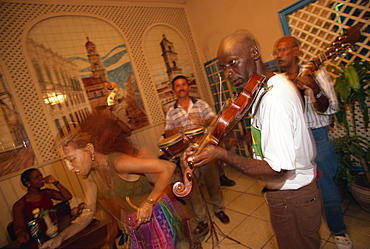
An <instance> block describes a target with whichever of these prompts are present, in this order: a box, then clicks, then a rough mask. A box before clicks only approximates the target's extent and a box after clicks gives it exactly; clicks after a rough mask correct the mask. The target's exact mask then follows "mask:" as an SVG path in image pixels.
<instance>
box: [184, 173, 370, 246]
mask: <svg viewBox="0 0 370 249" xmlns="http://www.w3.org/2000/svg"><path fill="white" fill-rule="evenodd" d="M225 171H226V175H227V177H229V178H230V179H233V180H235V181H236V185H235V186H233V187H222V188H223V195H224V201H225V205H226V210H225V212H226V214H227V215H229V217H230V223H229V224H227V225H224V224H222V223H221V222H220V221H219V220H218V219H217V218H216V217H214V216H213V217H212V220H213V221H214V222H215V224H216V226H215V230H216V233H214V234H215V235H213V236H210V234H211V233H208V234H207V235H206V236H205V237H204V238H203V242H202V246H203V249H209V248H221V249H223V248H225V249H226V248H227V249H230V248H232V249H234V248H235V249H238V248H253V249H260V248H263V249H277V248H278V247H277V243H276V241H275V237H274V232H273V230H272V228H271V226H270V222H269V213H268V206H267V205H266V203H265V200H264V197H263V195H261V194H260V192H261V189H262V186H261V185H260V184H259V183H258V182H257V181H256V180H254V179H252V178H250V177H248V176H245V175H243V174H241V173H239V172H238V171H236V170H234V169H232V168H229V167H226V168H225ZM205 199H207V197H205ZM342 205H343V210H344V212H345V217H344V218H345V223H346V225H347V229H348V232H349V235H350V238H351V240H352V242H353V248H354V249H368V248H370V213H367V212H365V211H364V210H363V209H361V208H360V207H359V206H358V204H357V203H356V202H355V201H354V200H353V198H352V196H351V195H350V194H349V193H347V194H346V195H345V198H344V201H343V203H342ZM186 206H189V205H185V207H186ZM186 208H188V207H186ZM209 208H210V209H209V210H211V213H212V208H211V206H210V205H209ZM217 228H220V230H218V229H217ZM222 233H223V234H224V235H225V236H224V235H223V234H222ZM226 236H229V237H230V238H231V239H229V238H227V237H226ZM216 237H217V238H218V240H219V243H217V238H216ZM320 237H321V240H322V243H321V248H322V249H336V246H335V243H334V240H333V238H332V237H331V236H330V232H329V230H328V228H327V225H326V223H325V221H324V220H323V223H322V226H321V229H320ZM212 240H213V241H214V243H212ZM234 240H236V241H237V242H235V241H234Z"/></svg>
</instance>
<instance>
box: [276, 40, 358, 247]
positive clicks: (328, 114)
mask: <svg viewBox="0 0 370 249" xmlns="http://www.w3.org/2000/svg"><path fill="white" fill-rule="evenodd" d="M273 54H274V55H275V57H276V59H277V62H278V65H279V66H280V67H281V68H282V70H283V71H284V72H285V74H286V75H287V77H288V78H289V79H290V80H291V81H292V82H293V83H294V84H295V85H296V86H297V87H298V89H299V91H300V93H301V95H302V96H303V98H304V104H305V115H306V119H307V125H308V127H309V128H310V129H311V131H312V135H313V137H314V139H315V143H316V158H315V162H316V164H317V170H318V182H319V186H320V190H321V196H322V199H323V205H324V212H325V217H326V222H327V224H328V226H329V229H330V231H331V233H332V234H333V235H334V238H335V244H336V246H337V248H338V249H350V248H352V242H351V240H350V239H349V237H348V234H347V229H346V225H345V224H344V218H343V211H342V207H341V201H340V197H339V193H338V189H337V185H336V184H335V182H334V178H335V175H336V174H337V171H338V162H337V156H336V152H335V149H334V147H333V145H332V143H331V141H330V139H329V137H328V128H327V127H328V125H330V123H331V122H332V115H333V114H334V113H336V112H337V111H338V100H337V96H336V95H335V90H334V83H333V82H332V80H331V78H330V76H329V75H328V73H327V72H326V70H325V68H323V67H322V68H316V67H315V66H314V65H312V64H309V65H304V66H303V65H300V64H299V61H300V59H299V56H300V55H301V50H300V44H299V41H298V40H297V39H296V38H294V37H292V36H284V37H282V38H280V39H279V40H278V41H277V42H276V44H275V47H274V52H273Z"/></svg>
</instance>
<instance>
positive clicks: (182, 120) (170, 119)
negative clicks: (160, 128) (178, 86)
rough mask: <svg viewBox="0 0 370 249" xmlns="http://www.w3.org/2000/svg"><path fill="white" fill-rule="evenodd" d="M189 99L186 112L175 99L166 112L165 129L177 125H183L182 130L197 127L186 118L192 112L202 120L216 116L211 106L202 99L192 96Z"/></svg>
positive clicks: (170, 128)
mask: <svg viewBox="0 0 370 249" xmlns="http://www.w3.org/2000/svg"><path fill="white" fill-rule="evenodd" d="M190 99H191V103H190V106H189V109H188V110H189V111H188V112H186V111H185V110H184V109H183V108H182V107H181V106H179V105H177V101H176V103H175V104H174V105H173V106H171V107H170V108H169V109H168V111H167V113H166V125H165V127H164V129H165V130H166V131H168V130H172V129H174V128H178V127H183V129H184V131H185V130H190V129H194V128H198V127H199V125H195V124H193V123H192V122H191V121H190V119H189V118H188V117H189V115H192V114H199V115H200V116H201V118H202V119H203V120H207V119H210V118H212V117H214V116H216V114H215V113H214V112H213V110H212V108H211V107H210V106H209V105H208V104H207V102H205V101H204V100H201V99H196V98H193V97H190Z"/></svg>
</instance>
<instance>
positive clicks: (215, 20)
mask: <svg viewBox="0 0 370 249" xmlns="http://www.w3.org/2000/svg"><path fill="white" fill-rule="evenodd" d="M295 2H297V0H264V1H256V0H233V1H229V0H201V1H199V0H187V1H186V12H187V17H188V21H189V23H190V27H191V29H192V32H193V35H194V40H195V43H196V44H197V46H198V49H199V51H198V54H199V56H200V57H201V58H200V61H203V62H206V61H209V60H210V59H213V58H215V57H216V52H217V47H218V44H219V42H220V41H221V39H222V38H223V37H224V36H226V35H227V34H229V33H231V32H233V31H235V30H237V29H248V30H250V31H251V32H252V33H253V34H254V35H255V36H256V38H257V40H258V41H259V43H260V46H261V50H262V58H263V60H264V61H265V62H267V61H269V60H272V59H273V58H272V57H271V55H270V54H271V51H272V48H273V45H274V43H275V41H276V40H277V39H278V38H280V37H281V36H283V32H282V28H281V25H280V20H279V16H278V12H279V11H281V10H283V9H285V8H286V7H289V6H290V5H292V4H293V3H295Z"/></svg>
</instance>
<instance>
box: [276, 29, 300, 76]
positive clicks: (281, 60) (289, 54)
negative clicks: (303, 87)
mask: <svg viewBox="0 0 370 249" xmlns="http://www.w3.org/2000/svg"><path fill="white" fill-rule="evenodd" d="M299 46H300V42H299V40H298V39H296V38H295V37H293V36H283V37H281V38H280V39H278V40H277V41H276V43H275V46H274V49H273V55H274V56H275V58H276V60H277V63H278V64H279V66H280V67H281V68H282V70H283V71H289V70H296V68H297V67H298V63H299V56H300V55H301V50H300V48H299Z"/></svg>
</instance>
